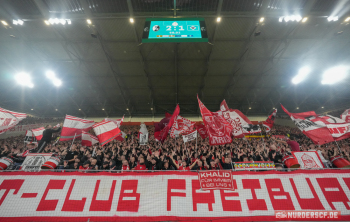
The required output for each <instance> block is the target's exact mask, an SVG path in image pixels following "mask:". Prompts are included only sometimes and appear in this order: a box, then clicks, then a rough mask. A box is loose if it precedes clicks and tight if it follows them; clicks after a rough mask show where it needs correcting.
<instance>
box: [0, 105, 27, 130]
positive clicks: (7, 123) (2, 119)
mask: <svg viewBox="0 0 350 222" xmlns="http://www.w3.org/2000/svg"><path fill="white" fill-rule="evenodd" d="M26 117H27V114H25V113H16V112H13V111H10V110H6V109H3V108H0V134H2V133H4V132H6V131H7V130H9V129H11V128H12V127H14V126H16V125H17V124H18V123H19V122H20V121H21V120H23V119H25V118H26Z"/></svg>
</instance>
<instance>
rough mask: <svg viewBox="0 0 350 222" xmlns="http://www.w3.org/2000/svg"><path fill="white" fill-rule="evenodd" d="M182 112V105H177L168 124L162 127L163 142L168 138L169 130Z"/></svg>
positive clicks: (161, 137) (161, 136) (161, 138)
mask: <svg viewBox="0 0 350 222" xmlns="http://www.w3.org/2000/svg"><path fill="white" fill-rule="evenodd" d="M179 114H180V107H179V105H177V106H176V108H175V110H174V112H173V115H172V116H171V118H170V120H169V122H168V124H167V125H166V126H165V127H164V128H163V129H162V131H160V135H159V136H160V141H161V142H162V143H163V142H164V140H165V139H166V138H167V136H168V133H169V130H170V129H171V127H172V126H173V124H174V122H175V120H176V119H177V116H178V115H179Z"/></svg>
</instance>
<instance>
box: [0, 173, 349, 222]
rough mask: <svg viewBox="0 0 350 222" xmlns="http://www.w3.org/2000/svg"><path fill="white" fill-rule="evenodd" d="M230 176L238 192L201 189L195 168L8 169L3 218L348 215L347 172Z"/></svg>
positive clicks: (0, 207) (2, 180) (1, 178)
mask: <svg viewBox="0 0 350 222" xmlns="http://www.w3.org/2000/svg"><path fill="white" fill-rule="evenodd" d="M63 171H64V173H63ZM220 172H222V171H220ZM232 179H233V186H234V190H233V191H231V190H203V189H201V188H200V183H199V180H198V173H197V172H179V171H162V172H125V171H123V172H121V173H110V172H94V173H86V172H85V171H82V172H67V171H66V170H60V172H51V171H41V172H23V171H17V172H10V171H8V172H6V171H4V172H0V195H1V199H0V221H64V220H66V221H72V220H73V221H179V220H182V221H184V220H185V221H189V220H198V221H276V220H277V221H281V218H279V217H278V216H276V215H280V214H276V212H281V211H282V212H284V211H299V212H300V211H327V212H338V213H339V217H337V219H332V220H331V221H334V220H343V221H349V220H350V170H346V169H345V170H336V169H324V170H299V169H298V170H292V171H289V172H283V171H276V170H273V171H260V172H251V171H232ZM322 215H323V216H324V214H322ZM328 215H329V214H328ZM331 215H333V214H331ZM314 219H316V220H322V221H325V220H328V221H329V218H328V219H327V218H313V219H308V220H314ZM288 220H294V219H288ZM296 220H299V219H296Z"/></svg>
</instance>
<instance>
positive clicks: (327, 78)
mask: <svg viewBox="0 0 350 222" xmlns="http://www.w3.org/2000/svg"><path fill="white" fill-rule="evenodd" d="M348 70H349V68H348V67H345V66H336V67H333V68H330V69H328V70H326V71H325V72H324V73H323V79H322V82H321V83H322V84H334V83H336V82H339V81H341V80H343V79H345V77H346V76H347V74H348V73H347V71H348Z"/></svg>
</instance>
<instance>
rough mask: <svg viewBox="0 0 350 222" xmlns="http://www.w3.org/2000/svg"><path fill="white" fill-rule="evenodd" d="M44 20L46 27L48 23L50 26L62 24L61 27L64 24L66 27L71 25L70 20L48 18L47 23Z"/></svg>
mask: <svg viewBox="0 0 350 222" xmlns="http://www.w3.org/2000/svg"><path fill="white" fill-rule="evenodd" d="M46 21H47V20H45V24H46V25H48V23H50V24H51V25H53V24H56V25H58V24H62V25H65V24H66V23H67V24H68V25H70V24H72V22H71V20H70V19H58V18H50V19H49V21H47V22H46Z"/></svg>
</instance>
